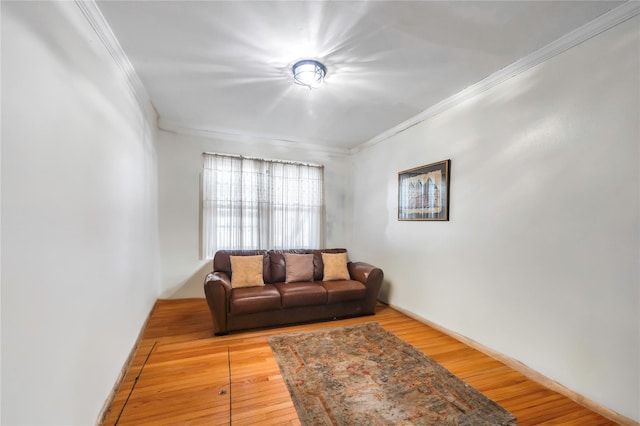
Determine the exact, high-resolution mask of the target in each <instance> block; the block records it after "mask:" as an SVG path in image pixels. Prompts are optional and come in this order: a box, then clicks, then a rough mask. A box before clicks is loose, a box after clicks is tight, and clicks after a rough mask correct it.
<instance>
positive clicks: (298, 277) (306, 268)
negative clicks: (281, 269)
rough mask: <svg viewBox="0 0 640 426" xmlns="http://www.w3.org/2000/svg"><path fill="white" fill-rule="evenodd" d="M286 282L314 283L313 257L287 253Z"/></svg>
mask: <svg viewBox="0 0 640 426" xmlns="http://www.w3.org/2000/svg"><path fill="white" fill-rule="evenodd" d="M284 261H285V276H286V278H285V282H288V283H294V282H299V281H313V255H312V254H293V253H285V254H284Z"/></svg>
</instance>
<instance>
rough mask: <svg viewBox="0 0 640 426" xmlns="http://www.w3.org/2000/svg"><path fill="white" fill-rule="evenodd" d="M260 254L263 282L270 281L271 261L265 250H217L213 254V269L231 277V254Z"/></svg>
mask: <svg viewBox="0 0 640 426" xmlns="http://www.w3.org/2000/svg"><path fill="white" fill-rule="evenodd" d="M256 255H262V256H263V259H262V280H263V282H265V283H270V282H272V281H271V263H270V262H269V256H268V255H267V251H266V250H218V251H217V252H216V254H215V255H214V256H213V270H214V271H216V272H224V273H225V274H227V275H228V276H229V278H231V279H233V274H232V273H231V272H232V271H231V256H256Z"/></svg>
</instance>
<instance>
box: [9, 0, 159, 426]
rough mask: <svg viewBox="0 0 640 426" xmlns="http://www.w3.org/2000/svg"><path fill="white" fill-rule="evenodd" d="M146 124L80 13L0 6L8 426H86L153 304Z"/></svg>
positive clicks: (151, 148) (151, 169)
mask: <svg viewBox="0 0 640 426" xmlns="http://www.w3.org/2000/svg"><path fill="white" fill-rule="evenodd" d="M153 120H154V118H153V117H146V116H145V114H144V113H143V109H142V108H140V107H139V106H138V104H137V103H136V100H135V97H134V96H133V94H132V92H131V90H130V89H129V86H128V85H127V83H126V80H125V77H124V75H123V73H122V71H120V68H118V66H117V65H116V64H115V62H114V61H113V59H112V58H111V56H110V55H109V53H108V52H107V50H106V49H105V47H104V46H103V45H102V44H101V43H100V41H99V39H98V38H97V36H96V33H95V32H94V31H93V29H92V28H91V27H90V26H89V24H88V21H87V20H86V18H85V17H84V15H83V14H82V13H81V10H80V9H79V8H78V6H77V5H76V4H75V3H74V2H7V1H3V2H2V151H3V152H2V154H3V155H2V169H1V170H2V259H1V261H2V343H3V344H2V390H3V392H2V402H1V405H2V419H1V420H2V423H3V424H7V425H18V424H29V425H73V424H77V425H80V424H82V425H87V424H94V423H95V421H96V418H97V416H98V413H99V412H100V410H101V409H102V406H103V404H104V402H105V399H106V398H107V396H108V395H109V392H110V391H111V389H112V387H113V385H114V382H115V380H116V378H117V377H118V374H119V373H120V370H121V368H122V366H123V364H124V363H125V361H126V359H127V357H128V355H129V353H130V351H131V349H132V347H133V345H134V343H135V340H136V338H137V336H138V333H139V331H140V329H141V327H142V325H143V323H144V321H145V319H146V317H147V315H148V313H149V311H150V309H151V307H152V305H153V303H154V301H155V299H156V296H157V295H158V292H159V276H160V274H159V268H158V267H159V249H158V247H159V243H158V230H157V227H158V224H157V171H156V153H155V149H156V148H155V141H154V138H155V135H154V132H155V130H153V129H154V128H155V124H154V121H153Z"/></svg>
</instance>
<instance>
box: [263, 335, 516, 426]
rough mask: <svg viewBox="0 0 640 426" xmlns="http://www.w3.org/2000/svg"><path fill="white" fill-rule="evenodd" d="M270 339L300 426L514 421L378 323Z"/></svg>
mask: <svg viewBox="0 0 640 426" xmlns="http://www.w3.org/2000/svg"><path fill="white" fill-rule="evenodd" d="M268 341H269V344H270V345H271V349H272V350H273V353H274V355H275V357H276V360H277V361H278V364H279V365H280V370H281V372H282V376H283V377H284V380H285V382H286V383H287V386H288V388H289V392H290V393H291V398H292V399H293V403H294V405H295V407H296V410H297V411H298V417H299V418H300V422H301V423H302V424H303V425H309V426H311V425H313V426H316V425H438V426H446V425H465V426H477V425H501V426H507V425H508V426H515V425H516V423H515V422H514V420H515V417H514V416H513V415H512V414H511V413H509V412H508V411H506V410H505V409H503V408H502V407H500V406H499V405H498V404H496V403H495V402H493V401H491V400H490V399H488V398H487V397H485V396H484V395H482V394H481V393H480V392H478V391H477V390H476V389H474V388H472V387H471V386H469V385H467V384H466V383H465V382H463V381H462V380H460V379H459V378H457V377H456V376H454V375H453V374H451V373H450V372H449V371H448V370H446V369H445V368H444V367H442V366H441V365H439V364H438V363H436V362H435V361H433V360H432V359H431V358H429V357H428V356H426V355H424V354H423V353H422V352H420V351H419V350H417V349H416V348H414V347H413V346H411V345H409V344H408V343H405V342H403V341H402V340H400V339H399V338H398V337H396V336H395V335H394V334H393V333H390V332H388V331H387V330H385V329H384V328H382V327H381V326H380V325H379V324H378V323H375V322H372V323H366V324H361V325H355V326H350V327H339V328H333V329H325V330H320V331H315V332H308V333H292V334H280V335H275V336H271V337H269V338H268Z"/></svg>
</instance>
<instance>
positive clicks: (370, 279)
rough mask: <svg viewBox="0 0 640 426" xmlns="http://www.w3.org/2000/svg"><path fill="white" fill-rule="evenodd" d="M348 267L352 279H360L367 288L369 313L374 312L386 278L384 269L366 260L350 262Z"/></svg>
mask: <svg viewBox="0 0 640 426" xmlns="http://www.w3.org/2000/svg"><path fill="white" fill-rule="evenodd" d="M347 267H348V269H349V275H350V276H351V279H352V280H355V281H360V282H361V283H362V284H364V286H365V287H366V288H367V309H368V312H367V313H370V314H374V313H375V310H376V304H377V303H378V293H380V287H381V286H382V279H383V278H384V273H383V272H382V269H380V268H376V267H375V266H373V265H370V264H368V263H365V262H350V263H349V264H348V265H347Z"/></svg>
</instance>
